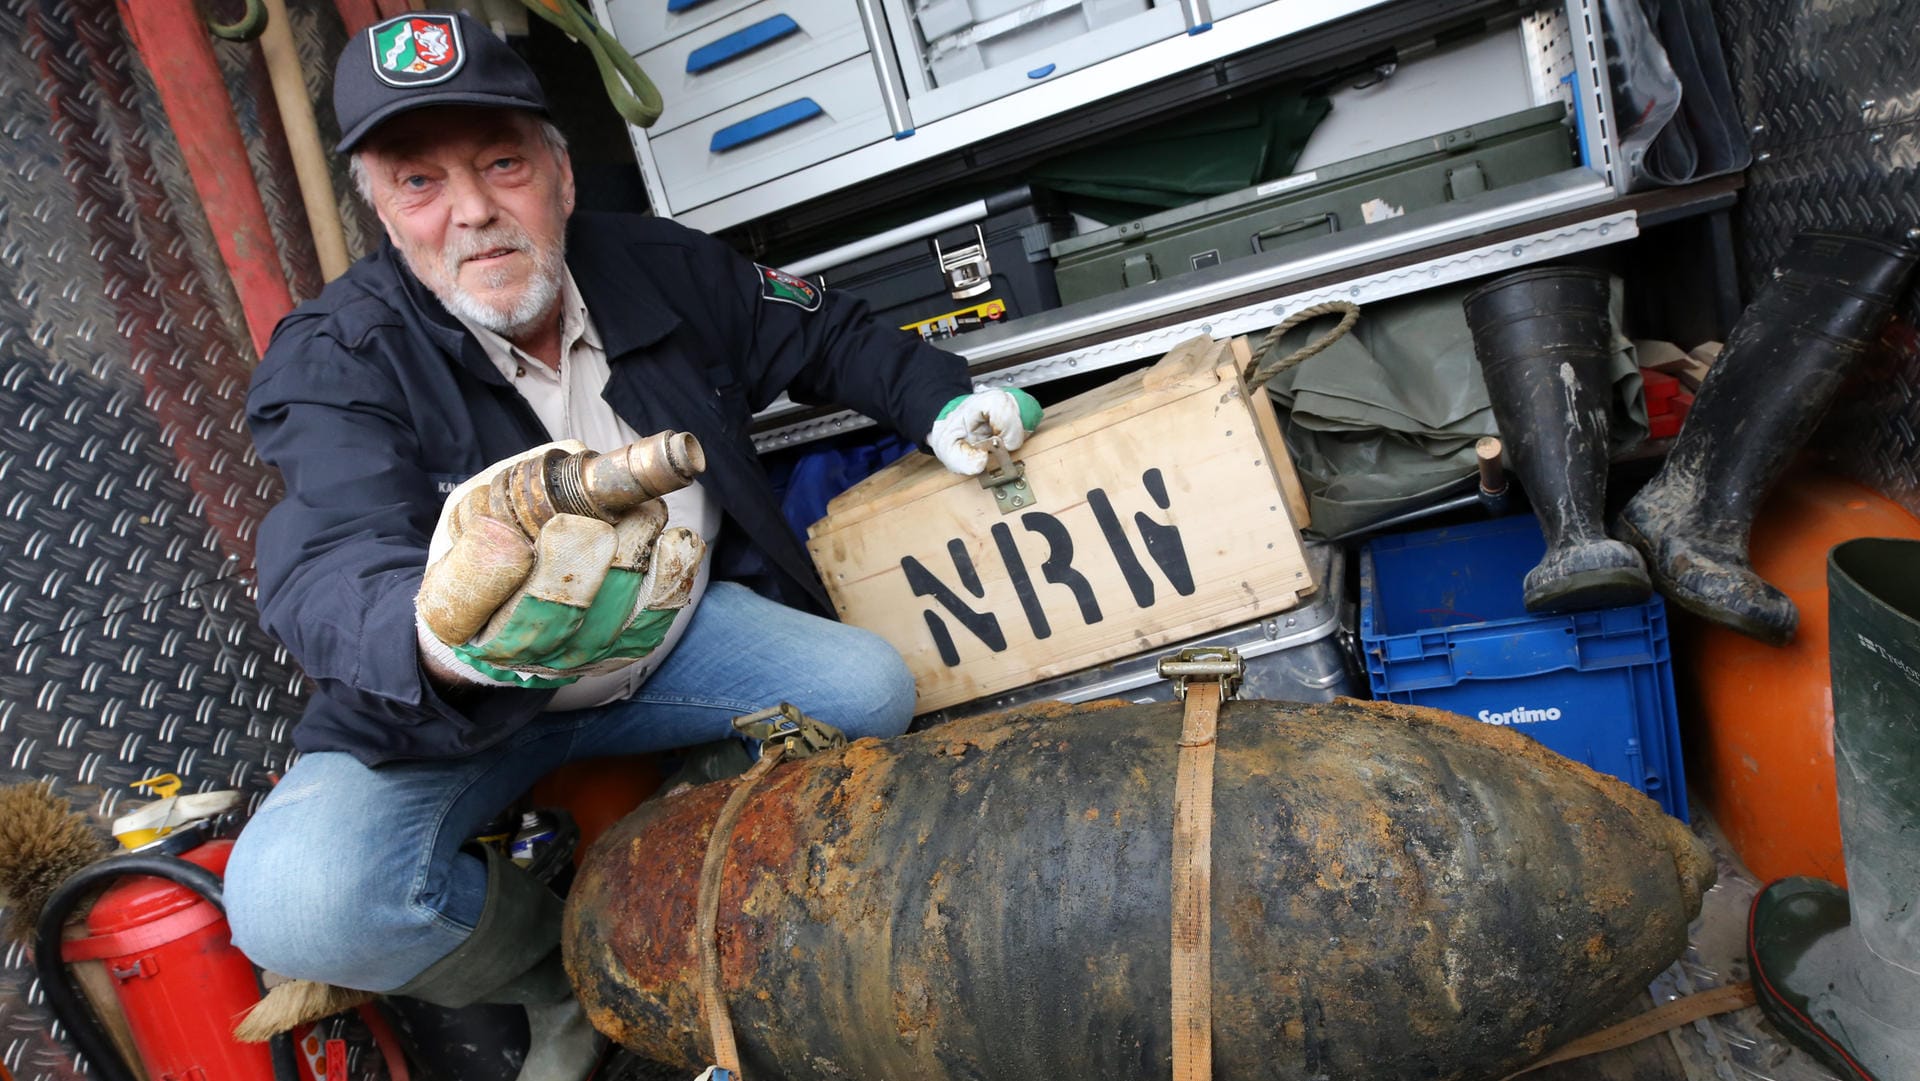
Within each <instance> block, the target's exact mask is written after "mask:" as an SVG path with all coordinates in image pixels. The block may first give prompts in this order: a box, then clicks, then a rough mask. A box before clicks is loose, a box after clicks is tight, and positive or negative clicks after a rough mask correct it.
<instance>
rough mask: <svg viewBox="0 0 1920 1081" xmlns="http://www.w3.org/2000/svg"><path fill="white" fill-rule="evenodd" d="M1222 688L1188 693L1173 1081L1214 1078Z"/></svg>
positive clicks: (1178, 809)
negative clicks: (1217, 756) (1217, 751)
mask: <svg viewBox="0 0 1920 1081" xmlns="http://www.w3.org/2000/svg"><path fill="white" fill-rule="evenodd" d="M1220 697H1221V684H1220V682H1219V681H1218V680H1194V681H1192V682H1190V683H1188V684H1187V688H1186V702H1187V709H1186V718H1185V720H1184V721H1183V722H1182V724H1181V728H1180V772H1179V778H1178V780H1177V781H1176V783H1175V787H1174V795H1173V1078H1174V1081H1211V1078H1212V1077H1213V922H1212V919H1211V918H1210V917H1211V914H1212V911H1213V874H1212V867H1213V758H1214V746H1215V742H1214V737H1215V731H1216V729H1217V728H1218V726H1219V720H1220Z"/></svg>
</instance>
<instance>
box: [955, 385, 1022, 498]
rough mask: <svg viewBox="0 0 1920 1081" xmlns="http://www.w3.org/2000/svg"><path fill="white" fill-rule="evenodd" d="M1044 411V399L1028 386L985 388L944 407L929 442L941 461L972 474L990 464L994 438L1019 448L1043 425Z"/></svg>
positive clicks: (962, 473)
mask: <svg viewBox="0 0 1920 1081" xmlns="http://www.w3.org/2000/svg"><path fill="white" fill-rule="evenodd" d="M1042 413H1043V411H1042V410H1041V408H1040V403H1039V402H1037V401H1034V399H1033V395H1031V394H1028V393H1027V392H1026V391H1024V390H1018V389H1009V390H1002V389H1000V388H997V387H996V388H992V389H987V388H981V389H979V390H976V391H974V392H973V393H972V394H963V395H961V396H960V397H958V398H955V399H954V400H952V401H950V402H948V403H947V404H946V407H945V408H943V409H941V410H940V415H939V416H938V417H936V418H934V421H933V430H932V431H931V432H928V433H927V445H928V446H930V447H932V448H933V453H934V456H935V457H937V458H939V459H940V464H941V465H944V466H946V467H947V468H948V469H951V470H953V471H954V472H955V473H958V474H960V475H961V476H966V477H971V476H974V475H976V474H978V473H980V472H982V471H984V470H985V469H986V468H987V461H988V457H989V456H988V454H987V443H988V442H989V441H990V440H992V439H994V438H996V437H997V438H998V439H999V440H1000V445H1001V446H1003V447H1005V448H1007V449H1008V450H1016V449H1018V448H1019V446H1020V444H1021V443H1024V442H1026V439H1027V435H1028V434H1029V433H1031V432H1032V431H1033V430H1034V429H1035V428H1038V427H1040V417H1041V415H1042Z"/></svg>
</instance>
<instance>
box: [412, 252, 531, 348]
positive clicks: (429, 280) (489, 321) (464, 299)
mask: <svg viewBox="0 0 1920 1081" xmlns="http://www.w3.org/2000/svg"><path fill="white" fill-rule="evenodd" d="M502 247H511V248H518V249H520V250H521V251H523V252H525V253H527V255H528V256H529V257H530V258H532V259H533V262H534V268H533V274H532V275H531V276H530V277H528V279H527V283H526V285H525V286H524V287H523V288H522V290H521V292H520V296H519V297H518V298H517V299H515V300H513V301H512V302H510V303H508V304H506V305H504V306H503V305H500V304H497V303H489V302H487V301H485V300H482V299H480V298H479V297H478V296H475V295H474V294H472V293H470V292H468V291H467V290H466V289H464V288H462V287H461V285H460V265H461V264H462V263H463V262H465V261H466V260H467V259H468V258H469V257H471V256H474V255H477V254H479V253H480V252H483V251H487V250H489V249H492V248H502ZM404 254H405V256H406V259H407V263H408V265H409V266H411V267H412V269H413V272H414V275H415V276H416V277H419V278H421V279H422V280H423V281H425V282H426V284H427V287H428V288H429V289H431V290H432V291H433V294H434V295H435V296H437V297H439V298H440V303H442V304H444V305H446V306H447V310H448V311H450V312H452V313H453V314H455V315H457V316H459V317H460V318H461V319H464V320H466V321H467V322H469V323H472V324H474V325H475V326H481V327H485V328H487V329H488V330H491V331H493V332H494V333H495V334H498V335H500V336H501V337H502V338H505V339H507V340H508V341H512V340H513V339H514V338H515V337H516V336H517V335H519V334H521V333H523V332H526V331H529V330H532V329H533V328H534V327H536V326H538V325H539V323H540V321H541V320H542V319H543V318H545V317H546V316H547V315H548V314H549V313H551V312H552V311H553V307H554V305H555V304H556V303H558V302H559V300H560V280H561V276H562V275H563V274H564V273H565V271H566V265H567V253H566V242H565V240H564V239H560V240H556V242H555V243H554V245H553V246H552V247H551V248H547V247H541V246H537V245H535V244H534V243H533V241H532V238H530V237H529V236H527V234H526V233H525V231H523V230H521V229H520V228H519V227H518V226H514V225H508V224H501V225H497V226H495V227H493V228H492V229H489V230H488V231H487V232H486V233H484V234H478V235H474V236H470V237H468V238H467V240H466V242H464V243H462V244H460V245H459V246H458V247H455V246H454V245H452V244H449V245H448V246H447V248H446V250H445V251H443V252H442V253H441V258H440V266H439V267H438V268H436V269H437V270H438V271H439V273H437V274H434V275H432V276H428V275H425V274H422V273H420V271H421V269H422V267H421V266H420V265H419V263H418V262H416V260H415V259H414V253H413V252H411V251H407V252H404ZM507 274H508V271H506V270H505V269H504V268H503V269H500V270H496V271H492V272H490V274H489V280H487V281H486V282H485V285H486V287H487V288H489V289H497V288H499V287H500V286H502V285H505V284H506V282H505V278H506V276H507Z"/></svg>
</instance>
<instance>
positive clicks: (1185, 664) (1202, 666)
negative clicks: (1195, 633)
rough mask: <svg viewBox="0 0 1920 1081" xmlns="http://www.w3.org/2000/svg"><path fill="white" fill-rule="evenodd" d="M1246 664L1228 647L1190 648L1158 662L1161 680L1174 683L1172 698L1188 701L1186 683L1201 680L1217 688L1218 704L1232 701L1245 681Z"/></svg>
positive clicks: (1237, 653)
mask: <svg viewBox="0 0 1920 1081" xmlns="http://www.w3.org/2000/svg"><path fill="white" fill-rule="evenodd" d="M1246 674H1247V662H1246V661H1244V660H1242V659H1241V657H1240V651H1239V650H1237V649H1234V648H1232V647H1231V646H1189V647H1187V648H1186V649H1183V650H1181V651H1180V652H1178V653H1175V654H1173V655H1171V656H1167V657H1162V658H1160V678H1161V679H1167V680H1172V681H1173V696H1174V697H1175V698H1177V699H1179V700H1180V701H1182V702H1184V701H1186V700H1187V681H1188V680H1194V679H1200V680H1210V681H1217V682H1218V683H1219V684H1220V700H1221V701H1223V702H1224V701H1226V700H1227V699H1229V698H1232V697H1233V696H1234V694H1235V693H1236V692H1238V691H1239V690H1240V683H1241V680H1242V679H1244V678H1245V677H1246Z"/></svg>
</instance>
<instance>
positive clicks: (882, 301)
mask: <svg viewBox="0 0 1920 1081" xmlns="http://www.w3.org/2000/svg"><path fill="white" fill-rule="evenodd" d="M986 206H987V214H986V217H985V218H983V219H982V220H980V221H977V222H973V223H970V224H965V225H959V226H955V227H953V228H948V229H943V230H941V231H939V232H937V233H935V234H933V235H931V236H928V237H926V238H924V239H920V240H913V241H908V242H906V243H903V244H899V245H896V246H894V247H892V248H889V249H888V250H886V251H882V252H877V253H875V254H873V255H868V256H865V257H862V258H859V259H852V260H849V261H847V262H846V263H842V264H840V265H838V266H833V267H829V268H827V269H826V270H823V271H820V272H818V273H816V274H812V275H809V276H810V277H813V278H814V279H815V280H817V281H819V283H820V284H821V285H824V286H826V287H827V288H829V289H835V290H838V291H840V292H844V293H852V294H854V295H855V296H858V297H860V298H861V299H863V300H865V301H866V302H867V304H868V305H869V306H871V307H872V309H873V312H874V317H875V318H877V319H879V320H880V321H882V322H884V323H887V324H890V325H892V326H897V327H900V328H902V329H905V330H919V331H920V333H921V335H922V336H923V337H926V338H927V339H928V340H939V339H941V338H946V337H951V336H953V335H954V334H960V333H965V332H966V331H968V330H974V329H978V328H980V327H983V326H992V325H994V324H996V323H999V322H1003V321H1005V320H1009V319H1018V318H1020V317H1021V316H1023V315H1032V314H1034V313H1036V312H1043V311H1047V310H1048V309H1051V308H1057V307H1059V306H1060V293H1059V291H1058V290H1057V289H1055V288H1054V285H1053V256H1052V255H1050V254H1048V252H1047V246H1048V245H1049V244H1051V243H1052V242H1053V241H1054V240H1056V239H1058V238H1059V237H1062V236H1065V235H1067V233H1069V232H1071V231H1072V228H1073V222H1072V219H1071V218H1070V217H1068V216H1067V215H1065V214H1063V213H1059V212H1057V211H1053V210H1051V209H1049V208H1046V207H1044V206H1042V205H1040V204H1037V203H1036V202H1035V201H1034V193H1033V192H1032V191H1030V190H1028V189H1026V188H1021V189H1018V190H1016V191H1013V192H1009V193H1006V194H1004V195H1001V196H997V197H995V198H993V199H989V200H987V201H986Z"/></svg>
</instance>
